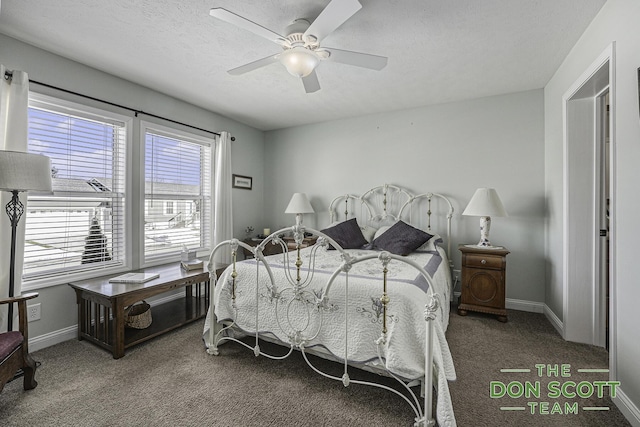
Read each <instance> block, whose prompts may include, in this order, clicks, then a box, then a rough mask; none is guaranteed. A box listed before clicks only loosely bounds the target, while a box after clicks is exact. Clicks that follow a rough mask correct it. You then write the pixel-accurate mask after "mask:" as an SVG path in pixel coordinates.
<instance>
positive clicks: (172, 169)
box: [141, 122, 213, 261]
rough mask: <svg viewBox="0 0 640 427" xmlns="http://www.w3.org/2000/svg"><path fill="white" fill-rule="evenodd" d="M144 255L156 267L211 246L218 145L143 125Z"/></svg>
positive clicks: (202, 139) (187, 135) (181, 133)
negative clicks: (213, 167)
mask: <svg viewBox="0 0 640 427" xmlns="http://www.w3.org/2000/svg"><path fill="white" fill-rule="evenodd" d="M141 127H142V129H143V131H142V132H143V135H144V167H145V173H144V177H145V184H144V188H145V204H144V206H145V209H144V225H145V227H144V228H145V236H144V237H145V238H144V252H145V260H146V261H151V260H153V259H156V258H163V257H167V256H170V255H175V254H178V253H179V252H180V251H182V249H183V247H185V246H186V247H187V248H189V249H193V250H199V249H206V248H210V246H211V233H212V231H211V144H212V143H213V141H212V140H210V139H207V138H203V137H199V136H197V135H193V134H190V133H185V132H177V131H175V130H173V129H167V128H166V127H161V126H157V125H155V124H150V123H144V122H143V123H142V126H141Z"/></svg>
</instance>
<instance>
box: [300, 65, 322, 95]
mask: <svg viewBox="0 0 640 427" xmlns="http://www.w3.org/2000/svg"><path fill="white" fill-rule="evenodd" d="M302 84H303V85H304V91H305V92H307V93H313V92H317V91H319V90H320V82H319V81H318V75H317V74H316V70H313V71H312V72H311V74H309V75H308V76H306V77H303V78H302Z"/></svg>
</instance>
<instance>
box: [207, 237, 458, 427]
mask: <svg viewBox="0 0 640 427" xmlns="http://www.w3.org/2000/svg"><path fill="white" fill-rule="evenodd" d="M310 250H311V248H307V249H304V250H302V260H303V266H302V269H303V270H305V269H306V268H308V267H309V262H310V260H309V255H310ZM346 252H347V253H349V254H350V255H351V256H354V257H357V256H360V255H363V254H367V253H371V251H364V250H347V251H346ZM290 256H291V257H293V256H294V253H293V252H292V253H291V254H290ZM406 258H407V259H410V260H413V261H415V262H416V263H417V264H419V265H420V266H423V267H424V269H425V270H426V271H427V272H428V273H429V274H431V275H432V279H433V286H434V291H435V293H436V294H437V295H438V299H439V302H440V306H439V310H438V313H437V319H436V321H435V322H434V328H433V330H434V335H435V339H434V364H435V366H436V369H435V373H436V380H435V381H434V383H436V384H437V388H438V398H437V411H436V412H437V419H438V423H439V425H441V426H455V425H456V424H455V418H454V416H453V409H452V406H451V398H450V395H449V387H448V384H447V380H455V378H456V374H455V369H454V366H453V360H452V358H451V354H450V352H449V347H448V344H447V342H446V339H445V329H446V327H447V325H448V320H449V299H450V295H451V275H450V270H449V263H448V260H447V259H446V254H445V251H444V250H443V249H442V248H438V253H436V252H431V253H424V252H423V253H413V254H411V255H409V256H407V257H406ZM283 260H284V258H283V255H273V256H271V257H267V261H268V262H269V265H270V266H271V269H272V271H273V275H274V279H275V283H276V286H277V288H278V290H283V289H285V288H287V287H289V286H290V285H289V282H288V281H287V279H286V276H285V264H284V261H283ZM289 261H290V263H291V265H292V266H293V264H294V262H295V259H292V258H290V260H289ZM340 264H341V259H340V258H339V254H338V252H337V251H328V250H325V249H320V250H318V251H317V253H316V257H315V269H314V271H315V273H314V278H313V281H312V283H311V285H310V286H309V287H308V288H307V289H309V291H311V292H312V293H311V292H310V293H309V294H308V295H309V297H305V298H303V300H302V301H301V300H296V301H294V302H293V303H291V304H289V302H288V301H289V298H288V297H290V296H291V295H292V293H290V292H289V293H288V292H287V291H285V292H283V294H282V298H280V299H273V298H269V295H268V294H267V290H268V286H270V283H271V282H270V280H269V276H268V275H267V274H266V271H265V269H264V267H263V266H262V265H260V267H259V269H258V268H257V266H256V261H255V260H247V261H243V262H239V263H237V268H236V270H237V272H238V278H237V281H236V307H237V313H236V310H235V309H234V308H233V307H232V303H231V278H230V269H227V270H226V271H225V273H224V274H223V275H222V277H221V278H220V279H219V280H218V283H217V285H216V288H215V293H214V302H215V314H216V318H217V320H218V321H225V320H234V321H235V322H236V324H237V325H238V326H239V327H240V328H241V329H242V330H244V331H246V332H255V331H256V329H257V330H258V331H260V333H261V334H264V335H266V336H271V337H273V338H276V339H277V340H280V341H282V342H285V343H290V342H291V338H290V337H292V336H293V335H294V329H292V328H290V327H289V326H288V325H289V322H288V321H290V322H291V323H292V324H294V325H295V324H298V325H300V324H303V325H304V324H306V325H308V326H307V328H306V329H304V330H303V332H302V335H303V336H305V337H313V339H310V340H309V341H308V342H307V343H305V347H306V348H315V349H317V350H320V351H321V352H324V353H326V352H329V353H330V354H331V355H334V356H335V357H336V358H338V359H345V358H346V359H347V360H349V364H351V365H355V366H362V365H366V366H368V367H370V368H372V369H373V370H374V371H375V370H378V371H379V370H380V369H381V368H386V369H388V370H389V371H390V372H392V373H394V374H395V375H398V376H400V377H402V378H404V379H409V380H410V379H419V378H421V377H423V376H424V365H425V356H424V348H425V328H426V322H425V320H424V307H425V304H426V302H427V300H428V299H427V297H428V296H427V294H426V292H425V289H426V284H425V283H424V278H423V277H422V276H421V275H420V274H419V272H418V271H417V270H416V269H415V268H414V267H412V266H410V265H408V264H406V263H404V262H400V261H396V260H392V261H391V262H390V263H389V266H388V274H387V282H388V291H387V293H388V295H389V298H390V302H389V304H388V306H387V327H388V334H387V342H386V345H385V346H384V348H383V358H384V366H381V365H380V362H379V360H378V356H377V354H378V352H377V345H376V340H377V339H378V338H379V337H380V335H381V330H382V310H381V304H380V302H379V299H380V297H381V295H382V288H383V281H382V266H381V264H380V261H378V260H377V259H374V260H368V261H365V262H361V263H357V264H355V265H354V266H353V268H352V269H351V270H350V271H349V274H348V292H349V298H348V305H345V289H346V283H345V281H346V279H345V274H344V273H342V274H341V275H340V276H339V277H338V278H337V279H336V280H335V282H334V283H333V285H332V286H331V289H330V292H329V303H330V304H331V305H333V309H332V310H331V311H330V312H328V313H327V312H325V313H323V314H320V313H318V310H317V309H316V306H315V305H314V302H313V300H314V298H313V295H320V294H321V291H322V290H323V289H324V288H325V287H326V284H327V282H328V280H329V278H330V276H331V274H332V273H333V272H334V271H335V270H337V269H338V267H339V266H340ZM293 269H294V270H292V272H291V274H292V276H294V277H295V266H293ZM257 270H259V273H258V274H259V280H258V291H257V292H256V271H257ZM305 274H306V272H304V271H303V274H302V279H303V280H304V277H305ZM256 298H257V299H258V301H259V314H258V316H256V312H255V308H254V307H255V305H256ZM285 298H286V300H287V301H286V302H285ZM210 311H211V310H209V313H208V314H207V319H206V322H205V327H204V339H205V343H206V344H207V346H209V344H210V343H209V342H208V341H209V334H208V331H209V328H210V325H211V312H210ZM276 312H277V313H278V315H276ZM345 315H346V317H347V322H348V325H347V326H345ZM287 319H288V321H287ZM321 319H322V320H321ZM256 321H257V322H258V324H257V327H256ZM320 322H322V323H320ZM320 325H321V328H319V326H320ZM318 328H319V329H320V330H319V332H318V334H317V336H315V337H314V335H315V331H316V330H317V329H318ZM283 329H284V330H283ZM298 329H303V328H298ZM346 334H348V346H346V348H345V335H346Z"/></svg>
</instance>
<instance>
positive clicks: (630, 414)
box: [613, 384, 640, 427]
mask: <svg viewBox="0 0 640 427" xmlns="http://www.w3.org/2000/svg"><path fill="white" fill-rule="evenodd" d="M622 387H624V384H620V387H618V389H617V390H616V397H615V399H613V403H615V405H616V406H617V407H618V409H620V412H622V415H624V416H625V418H626V419H627V420H628V421H629V422H630V423H631V425H632V426H634V427H640V409H638V407H637V406H636V405H635V404H634V403H633V402H632V401H631V399H629V397H628V396H627V395H626V394H625V393H624V391H622V389H621V388H622Z"/></svg>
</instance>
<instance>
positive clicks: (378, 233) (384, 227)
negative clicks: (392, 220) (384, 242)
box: [373, 225, 391, 240]
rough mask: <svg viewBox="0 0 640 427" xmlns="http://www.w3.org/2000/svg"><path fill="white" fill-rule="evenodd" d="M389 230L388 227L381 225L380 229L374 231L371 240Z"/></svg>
mask: <svg viewBox="0 0 640 427" xmlns="http://www.w3.org/2000/svg"><path fill="white" fill-rule="evenodd" d="M390 228H391V226H390V225H383V226H382V227H380V228H378V231H376V234H375V235H374V236H373V240H376V239H377V238H378V237H380V236H382V235H383V234H384V232H385V231H387V230H388V229H390Z"/></svg>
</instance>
